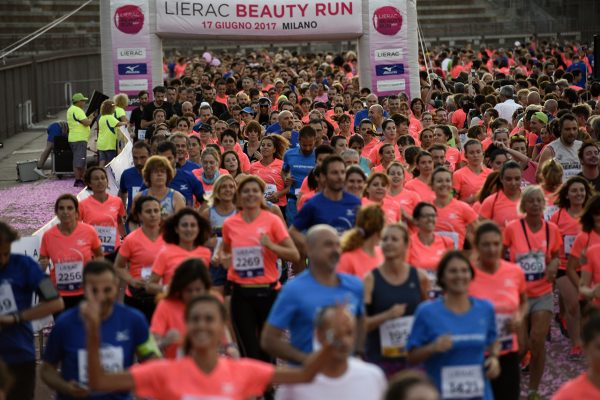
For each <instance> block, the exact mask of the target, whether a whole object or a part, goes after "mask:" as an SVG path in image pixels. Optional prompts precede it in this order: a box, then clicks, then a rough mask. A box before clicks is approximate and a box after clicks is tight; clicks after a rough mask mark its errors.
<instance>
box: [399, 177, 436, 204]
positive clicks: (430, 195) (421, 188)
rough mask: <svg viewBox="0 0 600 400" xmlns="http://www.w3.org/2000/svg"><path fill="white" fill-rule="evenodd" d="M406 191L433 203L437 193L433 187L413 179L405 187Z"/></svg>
mask: <svg viewBox="0 0 600 400" xmlns="http://www.w3.org/2000/svg"><path fill="white" fill-rule="evenodd" d="M404 189H407V190H412V191H413V192H415V193H418V194H419V196H421V199H422V200H423V201H426V202H429V203H433V200H435V193H434V191H433V189H431V187H430V186H429V185H428V184H426V183H425V182H423V181H422V180H420V179H419V178H413V179H411V180H410V181H408V182H406V185H404Z"/></svg>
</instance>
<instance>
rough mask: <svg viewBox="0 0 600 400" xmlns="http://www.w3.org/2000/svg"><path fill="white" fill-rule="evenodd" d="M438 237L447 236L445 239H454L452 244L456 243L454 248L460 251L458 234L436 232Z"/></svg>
mask: <svg viewBox="0 0 600 400" xmlns="http://www.w3.org/2000/svg"><path fill="white" fill-rule="evenodd" d="M436 233H437V234H438V235H440V236H445V237H449V238H450V239H452V242H453V243H454V248H455V249H458V246H459V243H458V233H456V232H447V231H440V232H436Z"/></svg>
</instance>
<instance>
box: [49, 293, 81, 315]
mask: <svg viewBox="0 0 600 400" xmlns="http://www.w3.org/2000/svg"><path fill="white" fill-rule="evenodd" d="M62 299H63V302H64V303H65V308H64V310H62V311H58V312H55V313H54V314H52V316H53V317H54V321H56V319H57V318H58V317H59V316H60V314H62V313H64V312H65V311H67V310H68V309H69V308H73V307H77V306H78V305H79V303H81V301H82V300H83V295H82V294H81V295H78V296H63V298H62Z"/></svg>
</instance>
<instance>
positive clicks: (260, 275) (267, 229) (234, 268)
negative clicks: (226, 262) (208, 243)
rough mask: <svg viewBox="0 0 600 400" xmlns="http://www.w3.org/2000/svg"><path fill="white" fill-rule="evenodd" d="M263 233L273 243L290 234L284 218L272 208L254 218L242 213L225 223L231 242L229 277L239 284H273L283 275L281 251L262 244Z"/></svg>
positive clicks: (225, 231)
mask: <svg viewBox="0 0 600 400" xmlns="http://www.w3.org/2000/svg"><path fill="white" fill-rule="evenodd" d="M262 234H266V235H267V236H269V239H271V241H272V242H273V243H281V242H282V241H283V240H284V239H286V238H288V237H289V234H288V231H287V229H286V227H285V226H284V224H283V221H281V219H280V218H279V217H277V216H276V215H274V214H272V213H270V212H269V211H265V210H261V212H260V214H258V217H256V218H255V219H254V221H252V222H246V221H245V220H244V219H243V217H242V213H241V212H240V213H237V214H235V215H234V216H232V217H229V218H227V219H226V220H225V222H224V223H223V243H226V244H228V245H229V246H231V255H232V257H231V266H230V267H229V269H228V271H227V278H228V279H229V280H230V281H232V282H235V283H238V284H273V283H276V282H277V281H278V279H279V271H278V270H277V258H278V257H277V254H275V253H274V252H273V251H271V250H269V249H267V248H266V247H265V246H263V245H261V244H260V238H261V236H262Z"/></svg>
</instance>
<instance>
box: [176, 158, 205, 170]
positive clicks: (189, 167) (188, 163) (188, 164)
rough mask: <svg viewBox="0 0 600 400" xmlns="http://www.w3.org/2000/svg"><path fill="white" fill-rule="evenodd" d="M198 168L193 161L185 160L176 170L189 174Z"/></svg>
mask: <svg viewBox="0 0 600 400" xmlns="http://www.w3.org/2000/svg"><path fill="white" fill-rule="evenodd" d="M198 168H200V166H199V165H198V164H196V163H195V162H193V161H190V160H186V161H185V163H184V164H183V165H182V166H181V167H179V168H178V169H182V170H184V171H187V172H190V173H191V172H192V171H193V170H195V169H198Z"/></svg>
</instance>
